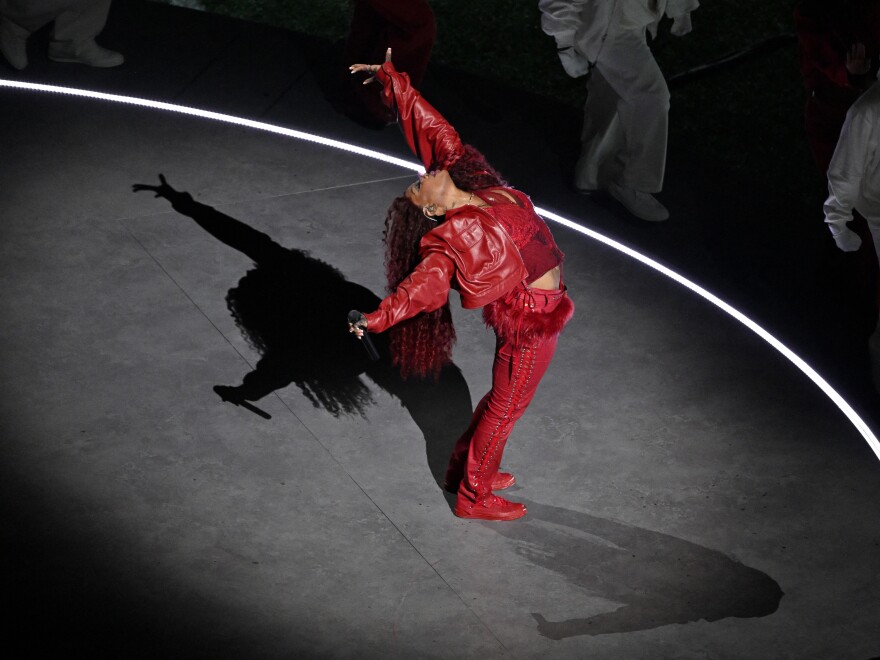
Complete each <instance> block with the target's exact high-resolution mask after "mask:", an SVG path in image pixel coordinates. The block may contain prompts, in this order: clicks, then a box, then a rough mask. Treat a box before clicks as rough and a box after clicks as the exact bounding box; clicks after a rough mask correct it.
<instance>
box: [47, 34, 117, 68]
mask: <svg viewBox="0 0 880 660" xmlns="http://www.w3.org/2000/svg"><path fill="white" fill-rule="evenodd" d="M49 59H50V60H53V61H55V62H73V63H75V64H86V65H88V66H96V67H101V68H108V67H111V66H119V65H120V64H122V63H123V62H124V61H125V58H124V57H123V56H122V54H121V53H117V52H116V51H112V50H107V49H106V48H103V47H101V46H99V45H98V44H97V43H96V42H95V40H94V39H90V40H89V41H82V42H80V43H72V42H69V41H53V42H52V43H51V44H49Z"/></svg>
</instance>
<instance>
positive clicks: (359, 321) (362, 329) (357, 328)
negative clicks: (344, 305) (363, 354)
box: [348, 309, 379, 360]
mask: <svg viewBox="0 0 880 660" xmlns="http://www.w3.org/2000/svg"><path fill="white" fill-rule="evenodd" d="M366 327H367V318H366V317H365V316H364V315H363V314H361V313H360V312H359V311H357V310H356V309H353V310H351V311H350V312H349V313H348V331H349V332H352V333H354V334H355V335H356V336H357V338H358V339H360V340H361V341H362V342H363V343H364V348H365V349H366V350H367V355H369V356H370V359H371V360H378V359H379V351H377V350H376V347H375V346H374V345H373V340H372V339H370V335H369V334H367V332H366Z"/></svg>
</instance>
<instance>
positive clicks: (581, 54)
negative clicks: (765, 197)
mask: <svg viewBox="0 0 880 660" xmlns="http://www.w3.org/2000/svg"><path fill="white" fill-rule="evenodd" d="M538 6H539V7H540V9H541V13H542V17H541V27H542V28H543V30H544V32H546V33H547V34H549V35H550V36H552V37H553V38H554V39H555V40H556V45H557V48H558V53H559V59H560V60H561V62H562V66H563V68H564V69H565V71H566V73H567V74H568V75H570V76H571V77H573V78H579V77H581V76H584V75H588V76H589V77H588V78H587V101H586V103H585V104H584V126H583V132H582V134H581V143H582V148H581V156H580V158H579V160H578V163H577V166H576V167H575V178H574V185H575V187H576V188H577V189H578V190H580V191H582V192H592V191H595V190H599V189H604V190H607V191H608V192H609V193H610V194H611V196H612V197H614V198H615V199H616V200H618V201H619V202H620V203H621V204H623V206H624V207H625V208H626V209H627V210H628V211H629V212H630V213H632V214H633V215H635V216H637V217H639V218H642V219H643V220H651V221H659V220H666V219H667V218H668V217H669V212H668V211H667V210H666V208H665V207H664V206H663V205H662V204H661V203H660V202H659V201H657V200H656V199H655V198H654V196H653V193H657V192H660V190H662V188H663V176H664V173H665V169H666V139H667V125H668V115H669V88H668V87H667V86H666V81H665V80H664V78H663V73H662V72H661V71H660V67H659V66H658V65H657V62H656V60H655V59H654V56H653V55H652V54H651V50H650V48H648V43H647V36H646V35H647V32H648V31H650V32H651V33H652V35H656V31H657V26H658V24H659V22H660V19H661V18H662V17H663V15H664V14H666V15H667V16H669V17H670V18H672V19H673V24H672V30H671V31H672V34H674V35H676V36H682V35H685V34H687V33H688V32H690V31H691V29H692V23H691V17H690V13H691V12H692V11H693V10H695V9H696V8H697V7H699V1H698V0H539V3H538Z"/></svg>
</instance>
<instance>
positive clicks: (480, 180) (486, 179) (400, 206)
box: [385, 145, 507, 380]
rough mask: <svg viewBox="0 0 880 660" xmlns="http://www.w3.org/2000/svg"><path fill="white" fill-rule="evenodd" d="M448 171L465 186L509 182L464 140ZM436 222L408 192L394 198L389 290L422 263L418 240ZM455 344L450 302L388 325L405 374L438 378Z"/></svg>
mask: <svg viewBox="0 0 880 660" xmlns="http://www.w3.org/2000/svg"><path fill="white" fill-rule="evenodd" d="M448 172H449V175H450V176H451V177H452V181H453V183H454V184H455V185H456V186H457V187H458V188H460V189H461V190H465V191H470V190H482V189H483V188H491V187H493V186H506V185H507V182H506V181H505V180H504V179H503V178H502V177H501V174H499V173H498V171H497V170H496V169H495V168H494V167H492V166H491V165H489V163H488V162H487V161H486V157H485V156H483V154H482V153H480V152H479V151H478V150H477V149H476V148H474V147H472V146H471V145H465V147H464V151H463V153H462V155H461V156H460V157H459V158H458V160H456V161H455V162H454V163H453V164H452V165H450V166H449V168H448ZM441 221H442V220H441ZM434 227H436V223H435V222H434V221H432V220H429V219H428V218H426V217H425V216H424V215H422V211H421V209H420V208H419V207H418V206H416V205H415V204H413V203H412V202H410V201H409V200H408V199H407V198H406V197H397V198H396V199H395V200H394V201H393V202H392V203H391V206H390V207H389V208H388V214H387V216H386V218H385V276H386V278H387V280H388V292H389V293H394V291H396V290H397V286H398V285H399V284H400V283H401V282H402V281H403V280H404V279H405V278H406V276H407V275H409V274H410V273H411V272H412V270H413V269H414V268H415V267H416V265H417V264H418V263H419V261H420V257H419V241H421V239H422V236H424V235H425V234H427V233H428V232H429V231H431V230H432V229H434ZM454 344H455V327H454V326H453V325H452V314H451V313H450V311H449V303H446V304H445V305H443V307H441V308H440V309H438V310H435V311H433V312H423V313H421V314H418V315H417V316H415V317H413V318H411V319H408V320H406V321H404V322H403V323H399V324H397V325H395V326H394V327H393V328H391V330H390V348H391V356H392V360H393V362H394V364H395V365H396V366H397V367H398V368H399V369H400V375H401V376H402V377H403V378H405V379H406V378H410V377H412V376H415V377H418V378H431V379H434V380H436V379H437V378H438V376H439V375H440V371H441V370H442V369H443V367H444V366H445V365H447V364H449V363H450V362H451V361H452V346H453V345H454Z"/></svg>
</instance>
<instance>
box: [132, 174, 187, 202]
mask: <svg viewBox="0 0 880 660" xmlns="http://www.w3.org/2000/svg"><path fill="white" fill-rule="evenodd" d="M141 190H152V191H153V192H154V193H156V197H164V198H165V199H171V197H172V195H178V194H180V193H178V192H177V191H176V190H175V189H174V188H172V187H171V186H169V185H168V182H167V181H166V180H165V175H164V174H160V175H159V185H158V186H151V185H149V184H146V183H135V184H134V185H132V187H131V191H132V192H140V191H141Z"/></svg>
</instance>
